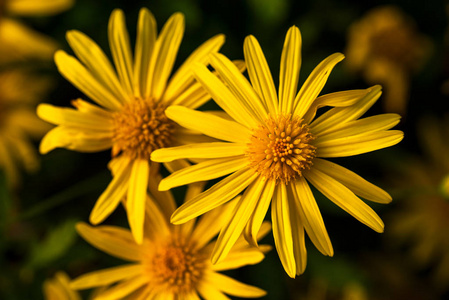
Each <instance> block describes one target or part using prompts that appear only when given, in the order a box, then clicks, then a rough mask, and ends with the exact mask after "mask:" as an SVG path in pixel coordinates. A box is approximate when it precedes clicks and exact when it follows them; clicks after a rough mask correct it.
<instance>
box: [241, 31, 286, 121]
mask: <svg viewBox="0 0 449 300" xmlns="http://www.w3.org/2000/svg"><path fill="white" fill-rule="evenodd" d="M243 52H244V54H245V62H246V64H247V67H248V75H249V78H250V79H251V83H252V85H253V88H254V90H255V91H256V92H257V94H258V95H259V97H260V99H261V100H262V101H263V103H264V105H265V108H266V111H267V112H270V113H271V114H277V112H278V97H277V94H276V87H275V86H274V82H273V77H272V75H271V72H270V68H269V66H268V63H267V60H266V59H265V56H264V54H263V52H262V49H261V47H260V45H259V42H258V41H257V40H256V38H255V37H254V36H252V35H250V36H248V37H246V38H245V43H244V45H243Z"/></svg>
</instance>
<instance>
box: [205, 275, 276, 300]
mask: <svg viewBox="0 0 449 300" xmlns="http://www.w3.org/2000/svg"><path fill="white" fill-rule="evenodd" d="M205 277H206V280H207V281H208V282H210V283H211V284H213V285H215V286H216V287H218V288H219V289H220V290H221V291H222V292H225V293H226V294H228V295H231V296H236V297H245V298H247V297H251V298H257V297H263V296H265V295H266V294H267V293H266V292H265V291H264V290H262V289H259V288H257V287H255V286H251V285H247V284H244V283H241V282H239V281H237V280H235V279H232V278H231V277H228V276H226V275H223V274H220V273H217V272H208V273H207V274H205Z"/></svg>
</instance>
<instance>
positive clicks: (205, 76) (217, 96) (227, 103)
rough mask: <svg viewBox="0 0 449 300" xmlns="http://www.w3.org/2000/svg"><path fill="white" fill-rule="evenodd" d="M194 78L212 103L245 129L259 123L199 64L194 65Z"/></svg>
mask: <svg viewBox="0 0 449 300" xmlns="http://www.w3.org/2000/svg"><path fill="white" fill-rule="evenodd" d="M193 70H194V76H195V78H196V79H197V80H198V81H199V82H200V83H201V84H202V85H203V87H204V88H205V89H206V90H207V91H208V92H209V94H210V95H211V97H212V98H213V99H214V101H215V102H216V103H217V104H218V105H219V106H220V107H221V108H222V109H223V110H224V111H225V112H227V113H228V114H229V115H230V116H231V117H232V118H233V119H234V120H236V121H237V122H239V123H240V124H242V125H243V126H245V127H247V128H250V129H251V128H256V127H257V125H258V124H259V122H258V121H257V119H256V118H255V116H253V114H252V112H251V110H250V108H248V107H246V106H245V105H244V103H242V102H241V101H240V100H239V99H237V98H236V97H235V96H234V94H233V93H231V91H230V90H229V88H228V87H227V86H226V85H225V84H224V83H223V82H222V81H221V80H220V79H218V77H217V76H215V75H214V74H212V72H211V71H209V70H208V69H207V68H206V67H205V66H203V65H201V64H195V65H194V69H193Z"/></svg>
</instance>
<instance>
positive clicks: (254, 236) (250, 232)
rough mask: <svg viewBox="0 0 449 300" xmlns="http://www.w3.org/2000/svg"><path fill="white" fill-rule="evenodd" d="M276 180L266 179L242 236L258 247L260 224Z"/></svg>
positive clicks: (268, 205) (268, 204)
mask: <svg viewBox="0 0 449 300" xmlns="http://www.w3.org/2000/svg"><path fill="white" fill-rule="evenodd" d="M275 186H276V180H267V182H266V185H265V188H264V190H263V192H262V195H261V196H260V199H259V201H258V203H257V206H256V208H255V209H254V212H253V214H252V215H251V218H250V219H249V221H248V224H247V225H246V227H245V231H244V232H243V233H244V237H245V239H246V241H247V242H248V243H249V244H250V245H251V246H253V247H258V244H257V240H258V233H259V229H260V226H262V223H263V220H264V219H265V215H266V214H267V211H268V207H270V203H271V199H272V197H273V193H274V188H275Z"/></svg>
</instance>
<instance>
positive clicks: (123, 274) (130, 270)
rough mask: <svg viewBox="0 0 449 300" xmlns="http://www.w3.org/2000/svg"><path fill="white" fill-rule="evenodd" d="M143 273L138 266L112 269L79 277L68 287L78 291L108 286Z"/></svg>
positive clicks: (141, 268) (140, 266) (141, 267)
mask: <svg viewBox="0 0 449 300" xmlns="http://www.w3.org/2000/svg"><path fill="white" fill-rule="evenodd" d="M143 272H144V268H143V266H142V265H140V264H136V265H125V266H120V267H113V268H109V269H104V270H100V271H94V272H90V273H87V274H84V275H81V276H80V277H78V278H76V279H74V280H72V282H71V283H70V287H71V288H72V289H77V290H80V289H88V288H93V287H99V286H104V285H109V284H112V283H115V282H117V281H121V280H124V279H127V278H130V277H135V276H137V275H139V274H142V273H143Z"/></svg>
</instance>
